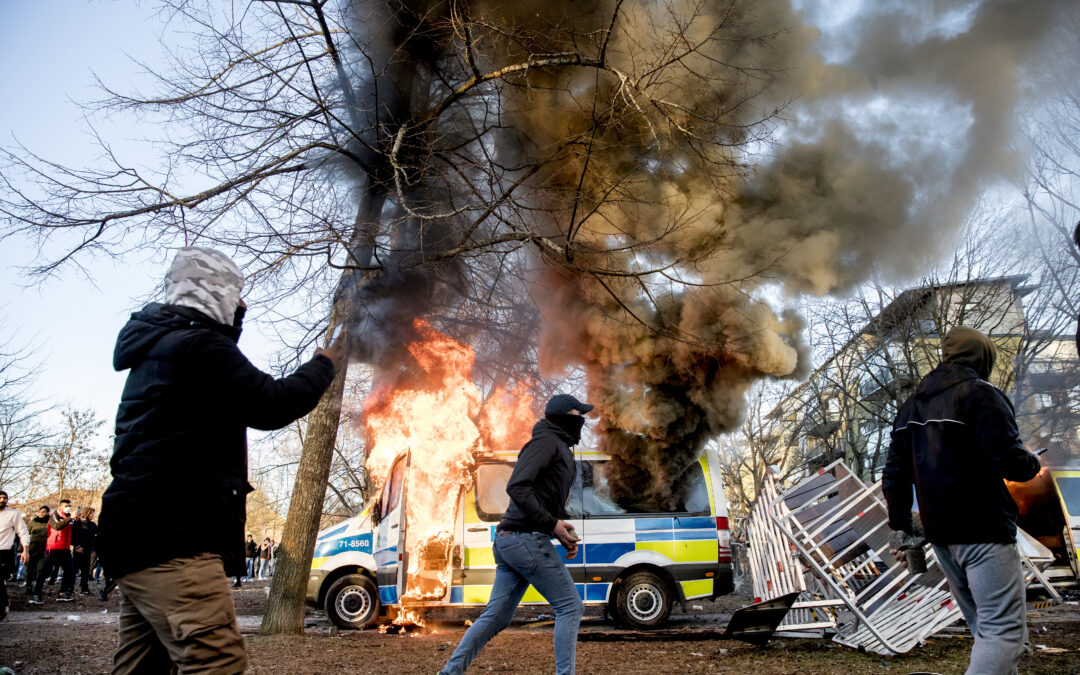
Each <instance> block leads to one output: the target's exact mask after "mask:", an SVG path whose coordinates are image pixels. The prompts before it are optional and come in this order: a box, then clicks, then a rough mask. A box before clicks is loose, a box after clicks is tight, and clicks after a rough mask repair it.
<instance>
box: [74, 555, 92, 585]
mask: <svg viewBox="0 0 1080 675" xmlns="http://www.w3.org/2000/svg"><path fill="white" fill-rule="evenodd" d="M75 569H76V570H78V571H79V590H81V591H82V592H83V593H89V592H90V554H89V553H87V552H86V551H85V550H84V551H82V552H78V551H76V552H75Z"/></svg>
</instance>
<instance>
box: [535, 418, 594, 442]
mask: <svg viewBox="0 0 1080 675" xmlns="http://www.w3.org/2000/svg"><path fill="white" fill-rule="evenodd" d="M544 417H545V418H546V419H547V420H548V421H550V422H551V423H552V424H555V425H556V426H558V427H559V428H560V429H562V430H563V431H565V432H566V433H568V434H570V437H571V438H573V439H574V440H573V442H572V443H570V444H569V445H576V444H577V443H578V442H579V441H581V428H582V427H583V426H585V416H584V415H571V414H570V413H562V414H554V413H552V414H550V415H544Z"/></svg>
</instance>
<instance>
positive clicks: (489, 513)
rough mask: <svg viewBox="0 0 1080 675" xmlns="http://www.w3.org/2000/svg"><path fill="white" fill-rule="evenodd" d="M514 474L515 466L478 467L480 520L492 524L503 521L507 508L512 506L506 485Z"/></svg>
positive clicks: (477, 509)
mask: <svg viewBox="0 0 1080 675" xmlns="http://www.w3.org/2000/svg"><path fill="white" fill-rule="evenodd" d="M513 472H514V465H513V464H501V463H499V464H496V463H492V462H488V463H484V464H481V465H480V466H479V467H477V469H476V514H477V515H478V516H480V520H484V521H488V522H492V523H497V522H499V521H500V520H502V516H503V513H505V512H506V507H507V506H509V505H510V495H508V494H506V484H507V483H508V482H509V481H510V474H512V473H513Z"/></svg>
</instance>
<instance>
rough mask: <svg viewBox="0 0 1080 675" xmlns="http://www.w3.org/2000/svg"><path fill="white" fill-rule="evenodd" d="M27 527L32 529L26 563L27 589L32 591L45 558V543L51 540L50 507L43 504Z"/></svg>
mask: <svg viewBox="0 0 1080 675" xmlns="http://www.w3.org/2000/svg"><path fill="white" fill-rule="evenodd" d="M26 527H27V529H28V530H30V544H29V546H28V547H27V548H28V549H29V554H30V559H29V562H27V563H26V590H27V591H30V590H32V589H33V588H34V582H35V581H37V573H38V570H40V569H41V565H42V561H44V559H45V543H46V542H47V541H48V540H49V507H48V506H45V505H44V504H42V505H41V508H39V509H38V512H37V517H36V518H31V519H30V522H29V523H27V526H26ZM24 550H25V549H24Z"/></svg>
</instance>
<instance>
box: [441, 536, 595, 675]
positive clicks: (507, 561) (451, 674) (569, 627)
mask: <svg viewBox="0 0 1080 675" xmlns="http://www.w3.org/2000/svg"><path fill="white" fill-rule="evenodd" d="M491 548H492V551H493V552H494V554H495V583H494V585H493V586H492V588H491V599H490V600H488V605H487V609H485V610H484V613H483V614H481V615H480V618H479V619H477V620H476V623H474V624H473V625H472V626H471V627H470V628H469V630H468V631H467V632H466V633H465V637H463V638H462V639H461V642H460V643H459V644H458V646H457V649H455V650H454V655H453V656H451V657H450V660H449V661H448V662H447V663H446V667H445V668H443V669H442V673H444V675H460V674H461V673H464V672H465V669H466V668H468V667H469V664H470V663H472V661H473V659H475V658H476V655H477V654H479V653H480V650H481V649H483V648H484V645H486V644H487V643H488V640H490V639H491V638H493V637H495V635H497V634H498V633H499V631H501V630H502V629H504V628H506V627H507V626H509V625H510V621H511V620H512V619H513V618H514V611H515V610H517V606H518V603H520V602H521V597H522V596H523V595H525V591H526V589H528V587H529V584H532V585H533V586H534V587H535V588H536V590H538V591H540V594H541V595H543V596H544V598H545V599H546V600H547V601H548V603H549V604H550V605H551V607H552V609H554V610H555V672H556V674H557V675H573V673H574V662H575V659H576V658H577V633H578V624H580V623H581V615H582V613H583V612H584V611H585V605H584V604H583V603H582V602H581V598H580V597H578V593H577V588H576V587H575V586H574V580H573V579H571V578H570V572H569V570H567V569H566V563H564V562H563V561H562V558H560V557H559V554H558V552H557V551H556V550H555V547H554V546H553V545H552V544H551V536H550V535H547V534H542V533H540V532H499V533H497V534H496V535H495V544H494V545H493V546H492V547H491Z"/></svg>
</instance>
